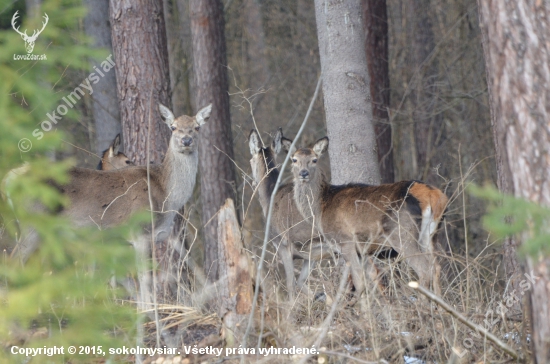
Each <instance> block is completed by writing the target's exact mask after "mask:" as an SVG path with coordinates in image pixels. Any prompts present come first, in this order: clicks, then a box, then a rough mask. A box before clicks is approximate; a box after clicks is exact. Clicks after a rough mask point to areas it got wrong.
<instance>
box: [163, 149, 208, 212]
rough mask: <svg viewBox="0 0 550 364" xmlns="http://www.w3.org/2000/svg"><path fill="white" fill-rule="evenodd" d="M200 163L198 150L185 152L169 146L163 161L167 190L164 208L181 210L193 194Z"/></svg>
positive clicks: (164, 181)
mask: <svg viewBox="0 0 550 364" xmlns="http://www.w3.org/2000/svg"><path fill="white" fill-rule="evenodd" d="M198 165H199V158H198V152H197V151H195V152H193V153H189V154H184V153H178V152H174V151H172V149H171V148H168V151H167V153H166V156H165V157H164V160H163V162H162V166H161V169H162V172H161V173H162V183H163V185H164V188H165V192H166V201H165V203H164V204H165V205H164V210H179V209H180V208H181V207H183V205H185V203H186V202H187V201H189V199H190V198H191V195H192V194H193V189H194V187H195V181H196V177H197V170H198Z"/></svg>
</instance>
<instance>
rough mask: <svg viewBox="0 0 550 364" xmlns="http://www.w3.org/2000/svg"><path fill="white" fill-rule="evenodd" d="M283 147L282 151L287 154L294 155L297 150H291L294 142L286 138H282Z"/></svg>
mask: <svg viewBox="0 0 550 364" xmlns="http://www.w3.org/2000/svg"><path fill="white" fill-rule="evenodd" d="M281 146H282V149H283V150H284V151H285V152H287V153H294V151H295V150H296V148H292V150H291V147H292V140H290V139H288V138H285V137H282V138H281Z"/></svg>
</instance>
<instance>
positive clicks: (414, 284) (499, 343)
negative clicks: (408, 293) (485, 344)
mask: <svg viewBox="0 0 550 364" xmlns="http://www.w3.org/2000/svg"><path fill="white" fill-rule="evenodd" d="M409 287H411V288H414V289H415V290H417V291H419V292H420V293H422V294H423V295H424V296H426V297H427V298H428V299H430V300H431V301H433V302H435V303H437V304H438V305H439V306H441V307H443V308H444V309H445V310H446V311H447V312H449V313H450V314H451V315H453V316H454V317H456V318H457V319H458V321H460V322H462V323H463V324H464V325H466V326H468V327H469V328H470V329H472V330H475V331H476V332H478V333H479V332H480V333H482V334H483V335H484V336H485V337H486V338H487V339H489V341H492V342H493V343H494V344H495V345H496V346H498V347H499V348H501V349H502V350H503V351H504V352H506V353H508V354H509V355H511V356H512V357H513V358H514V359H522V356H520V355H518V353H517V352H516V351H515V350H514V349H512V348H511V347H509V346H508V345H506V344H505V343H503V342H502V341H500V339H499V338H498V337H496V336H495V335H493V334H491V333H490V332H489V331H487V330H486V329H485V328H484V327H482V326H479V325H476V324H474V323H473V322H471V321H470V320H468V319H467V318H466V317H464V316H463V315H462V314H461V313H460V312H458V311H456V310H455V309H454V308H452V307H451V306H450V305H449V304H448V303H447V302H445V301H443V300H442V299H441V298H439V297H438V296H436V295H435V294H434V293H433V292H430V291H429V290H427V289H426V288H424V287H422V286H421V285H419V284H418V282H409Z"/></svg>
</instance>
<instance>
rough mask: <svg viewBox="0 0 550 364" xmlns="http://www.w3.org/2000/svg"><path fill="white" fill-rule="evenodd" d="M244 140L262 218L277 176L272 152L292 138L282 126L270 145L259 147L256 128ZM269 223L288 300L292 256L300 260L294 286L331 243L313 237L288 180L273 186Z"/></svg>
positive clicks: (291, 287) (324, 255) (327, 254)
mask: <svg viewBox="0 0 550 364" xmlns="http://www.w3.org/2000/svg"><path fill="white" fill-rule="evenodd" d="M248 144H249V148H250V154H251V155H252V159H251V160H250V165H251V167H252V178H253V181H254V186H255V187H256V190H257V192H258V198H259V201H260V205H261V206H262V211H263V214H264V218H265V217H267V213H268V210H269V202H270V199H271V195H272V193H273V190H274V188H275V183H276V182H277V178H278V177H279V169H278V168H277V165H276V162H275V160H276V156H277V154H278V153H279V152H280V151H281V150H282V148H283V145H284V146H285V147H284V148H285V149H287V150H288V149H289V148H290V145H291V144H292V141H291V140H289V139H287V138H285V137H284V136H283V132H282V129H280V128H279V129H278V130H277V133H276V134H275V137H274V138H273V141H272V142H271V145H270V146H267V147H265V148H264V147H263V145H262V142H261V139H260V136H259V134H258V132H257V131H256V130H252V131H251V132H250V135H249V137H248ZM271 227H272V230H271V234H270V235H271V236H270V239H271V241H272V242H273V244H274V245H275V249H276V251H277V253H278V254H279V255H280V258H281V260H282V262H283V267H284V269H285V279H286V285H287V290H288V292H289V297H290V298H291V300H292V299H293V297H294V264H293V257H294V258H300V259H303V260H304V262H303V265H302V270H301V273H300V277H299V278H298V281H297V286H298V287H301V286H302V285H303V283H304V282H305V280H306V278H307V276H308V274H309V270H310V261H318V260H321V259H324V258H328V257H330V256H331V253H332V252H333V251H334V247H331V246H328V245H325V244H321V241H320V239H319V238H318V237H316V235H315V232H314V230H313V229H312V224H311V222H310V221H307V220H305V219H304V218H303V217H302V215H301V213H300V211H299V210H298V209H297V207H296V204H295V203H294V193H293V184H292V183H287V184H283V185H280V186H279V189H278V190H277V194H276V197H275V200H274V206H273V212H272V217H271Z"/></svg>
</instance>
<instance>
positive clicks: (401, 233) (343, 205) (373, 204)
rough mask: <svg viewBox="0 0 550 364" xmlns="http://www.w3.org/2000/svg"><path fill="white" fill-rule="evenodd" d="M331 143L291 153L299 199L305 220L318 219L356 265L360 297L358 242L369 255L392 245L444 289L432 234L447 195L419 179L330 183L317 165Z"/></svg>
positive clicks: (436, 287)
mask: <svg viewBox="0 0 550 364" xmlns="http://www.w3.org/2000/svg"><path fill="white" fill-rule="evenodd" d="M328 144H329V141H328V138H327V137H325V138H322V139H320V140H318V141H317V142H316V143H315V145H314V146H313V148H301V149H298V150H297V151H296V152H294V154H293V155H292V173H293V176H294V201H295V202H296V206H297V207H298V210H299V211H300V213H301V214H302V216H303V217H304V218H306V219H309V218H311V216H314V217H315V218H316V226H317V228H318V229H319V230H320V231H321V233H322V234H323V235H324V237H325V239H332V240H334V241H336V243H337V244H340V246H341V249H342V255H343V257H344V259H345V260H346V261H347V262H349V264H350V265H351V274H352V280H353V284H354V285H355V289H356V298H358V297H359V296H360V294H361V293H362V291H363V289H364V284H363V280H362V267H361V265H360V262H359V257H358V255H357V248H358V246H357V245H358V244H359V243H362V244H365V246H364V249H361V251H362V252H364V253H365V254H367V255H369V254H373V253H375V252H376V251H379V250H380V249H383V248H385V247H388V248H389V247H391V248H393V249H394V250H396V251H397V252H398V253H400V254H402V255H403V256H404V258H405V260H406V261H407V263H408V264H409V266H411V267H412V269H413V270H414V271H415V272H416V274H417V275H418V278H419V283H420V284H421V285H424V286H427V285H428V284H429V283H430V282H432V283H433V288H434V290H435V291H436V292H437V293H439V278H438V277H439V271H440V268H439V265H438V264H437V262H436V260H435V256H434V246H433V241H432V237H433V234H434V232H435V230H436V228H437V225H438V224H439V221H440V219H441V217H442V215H443V212H444V211H445V208H446V205H447V200H448V199H447V196H445V194H444V193H443V192H441V191H440V190H439V189H437V188H435V187H432V186H430V185H427V184H425V183H422V182H417V181H402V182H397V183H391V184H384V185H380V186H370V185H365V184H348V185H341V186H334V185H331V184H330V183H329V182H328V181H327V179H326V177H325V176H324V173H323V172H322V171H321V170H320V169H319V168H318V167H317V161H318V159H319V158H320V157H321V156H322V155H323V154H324V153H325V152H326V150H327V149H328ZM419 218H420V219H421V223H420V224H419V223H418V220H419ZM419 225H420V226H419Z"/></svg>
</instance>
